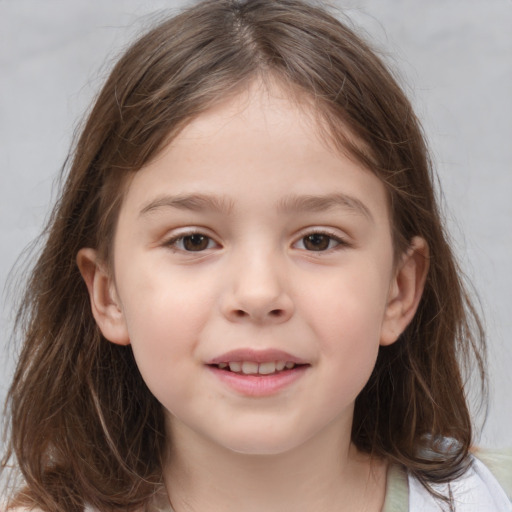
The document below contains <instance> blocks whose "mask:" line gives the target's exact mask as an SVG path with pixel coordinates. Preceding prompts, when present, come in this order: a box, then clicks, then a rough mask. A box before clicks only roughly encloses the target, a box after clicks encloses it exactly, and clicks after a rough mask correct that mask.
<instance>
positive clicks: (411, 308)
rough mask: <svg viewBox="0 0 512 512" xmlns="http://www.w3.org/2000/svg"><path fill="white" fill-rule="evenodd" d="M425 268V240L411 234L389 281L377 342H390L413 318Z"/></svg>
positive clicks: (418, 300)
mask: <svg viewBox="0 0 512 512" xmlns="http://www.w3.org/2000/svg"><path fill="white" fill-rule="evenodd" d="M428 267H429V251H428V245H427V242H426V241H425V240H424V239H423V238H421V237H414V238H413V239H412V240H411V243H410V245H409V248H408V249H407V251H405V252H404V254H403V255H402V258H401V261H400V262H399V264H398V266H397V269H396V271H395V276H394V278H393V281H392V282H391V286H390V289H389V296H388V303H387V306H386V312H385V317H384V322H383V325H382V330H381V340H380V344H381V345H391V344H392V343H394V342H395V341H396V340H397V339H398V338H399V336H400V335H401V334H402V332H403V331H404V330H405V328H406V327H407V326H408V325H409V323H410V322H411V320H412V319H413V317H414V315H415V313H416V310H417V309H418V305H419V303H420V300H421V296H422V293H423V288H424V287H425V280H426V277H427V273H428Z"/></svg>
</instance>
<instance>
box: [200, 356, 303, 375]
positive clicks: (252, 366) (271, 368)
mask: <svg viewBox="0 0 512 512" xmlns="http://www.w3.org/2000/svg"><path fill="white" fill-rule="evenodd" d="M208 366H211V367H213V368H218V369H219V370H223V371H226V372H230V373H236V374H238V375H256V376H258V375H259V376H265V375H276V374H280V373H284V372H288V371H290V370H293V369H295V368H297V367H300V366H307V365H306V364H300V363H296V362H294V361H284V360H283V361H265V362H259V363H258V362H256V361H221V362H219V363H216V364H210V365H208Z"/></svg>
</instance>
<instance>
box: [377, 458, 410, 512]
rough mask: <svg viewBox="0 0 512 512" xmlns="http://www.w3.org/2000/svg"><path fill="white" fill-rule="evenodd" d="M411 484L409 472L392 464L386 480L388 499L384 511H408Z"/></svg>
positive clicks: (385, 501)
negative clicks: (408, 478)
mask: <svg viewBox="0 0 512 512" xmlns="http://www.w3.org/2000/svg"><path fill="white" fill-rule="evenodd" d="M408 510H409V484H408V481H407V473H406V471H405V469H403V468H401V467H400V466H390V467H389V469H388V477H387V482H386V499H385V500H384V507H383V508H382V512H408Z"/></svg>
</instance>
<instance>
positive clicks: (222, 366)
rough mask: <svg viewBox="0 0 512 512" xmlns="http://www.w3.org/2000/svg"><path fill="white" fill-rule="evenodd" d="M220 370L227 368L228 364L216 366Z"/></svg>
mask: <svg viewBox="0 0 512 512" xmlns="http://www.w3.org/2000/svg"><path fill="white" fill-rule="evenodd" d="M217 366H218V367H219V368H220V369H221V370H223V369H224V368H227V367H228V364H227V363H219V364H218V365H217Z"/></svg>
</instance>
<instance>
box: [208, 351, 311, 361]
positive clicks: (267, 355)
mask: <svg viewBox="0 0 512 512" xmlns="http://www.w3.org/2000/svg"><path fill="white" fill-rule="evenodd" d="M230 361H231V362H235V361H252V362H254V363H267V362H269V361H285V362H286V361H291V362H292V363H295V364H307V361H304V360H303V359H300V358H298V357H296V356H294V355H292V354H288V353H287V352H283V351H282V350H274V349H270V350H254V349H251V348H243V349H236V350H231V351H230V352H226V353H225V354H222V355H220V356H218V357H214V358H213V359H210V360H209V361H207V362H206V364H219V363H229V362H230Z"/></svg>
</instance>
